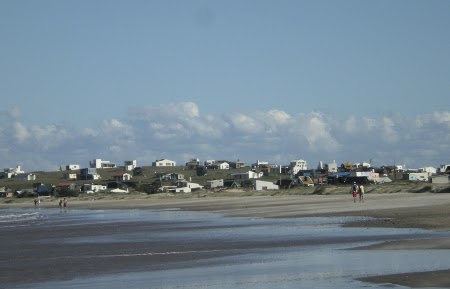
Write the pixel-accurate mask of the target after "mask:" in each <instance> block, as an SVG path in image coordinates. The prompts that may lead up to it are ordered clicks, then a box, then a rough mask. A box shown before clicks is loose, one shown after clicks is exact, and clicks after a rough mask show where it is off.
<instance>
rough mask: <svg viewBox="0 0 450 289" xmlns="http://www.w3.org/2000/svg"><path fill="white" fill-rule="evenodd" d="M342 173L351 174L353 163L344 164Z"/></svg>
mask: <svg viewBox="0 0 450 289" xmlns="http://www.w3.org/2000/svg"><path fill="white" fill-rule="evenodd" d="M340 171H341V172H351V171H353V163H349V162H346V163H342V164H341V169H340Z"/></svg>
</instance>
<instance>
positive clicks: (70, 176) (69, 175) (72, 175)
mask: <svg viewBox="0 0 450 289" xmlns="http://www.w3.org/2000/svg"><path fill="white" fill-rule="evenodd" d="M64 178H65V179H68V180H76V179H77V174H76V173H67V174H64Z"/></svg>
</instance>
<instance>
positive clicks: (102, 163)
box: [89, 159, 117, 169]
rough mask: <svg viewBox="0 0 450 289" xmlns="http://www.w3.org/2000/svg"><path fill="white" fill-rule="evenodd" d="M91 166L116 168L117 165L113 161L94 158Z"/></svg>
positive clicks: (90, 163)
mask: <svg viewBox="0 0 450 289" xmlns="http://www.w3.org/2000/svg"><path fill="white" fill-rule="evenodd" d="M89 167H90V168H95V169H112V168H116V167H117V165H116V164H114V163H111V162H110V161H102V160H101V159H94V160H93V161H90V162H89Z"/></svg>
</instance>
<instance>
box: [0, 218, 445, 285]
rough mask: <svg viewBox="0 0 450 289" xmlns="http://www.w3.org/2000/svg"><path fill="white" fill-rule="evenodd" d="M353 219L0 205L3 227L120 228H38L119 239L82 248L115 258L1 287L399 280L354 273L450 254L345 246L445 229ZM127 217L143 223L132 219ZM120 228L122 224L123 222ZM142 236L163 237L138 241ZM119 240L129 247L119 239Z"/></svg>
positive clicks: (408, 268)
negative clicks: (108, 265)
mask: <svg viewBox="0 0 450 289" xmlns="http://www.w3.org/2000/svg"><path fill="white" fill-rule="evenodd" d="M352 220H354V218H286V219H263V218H232V217H225V216H223V215H221V214H212V213H200V212H186V211H178V210H161V211H152V210H68V211H67V212H62V211H59V210H52V209H36V210H0V231H1V232H8V230H11V232H14V233H17V232H19V233H20V232H21V230H29V229H30V228H38V229H43V230H45V229H49V228H51V229H52V230H53V229H57V228H59V227H63V228H64V229H65V230H70V228H71V227H72V228H79V227H80V226H89V225H94V226H99V228H100V227H101V226H102V225H103V226H105V225H106V224H108V225H112V226H113V227H116V228H117V230H111V231H108V232H107V233H105V232H104V231H102V230H99V231H98V234H96V233H95V231H94V233H92V232H90V234H89V235H83V234H75V235H71V236H70V237H67V236H47V235H41V236H40V237H39V238H37V239H35V240H29V241H27V242H29V244H32V245H33V246H41V248H50V247H51V246H55V245H56V244H63V245H67V246H70V247H75V248H76V247H79V248H85V247H86V246H102V245H104V246H111V245H117V247H113V248H118V249H114V250H112V251H107V252H104V253H95V254H91V253H86V255H83V256H80V257H83V258H85V259H86V260H87V261H86V262H95V261H96V260H104V259H105V258H110V259H111V260H114V262H116V263H117V264H118V265H117V266H116V267H114V269H113V270H101V269H102V268H99V270H98V273H96V272H94V274H92V272H91V273H90V274H84V273H82V272H81V273H79V274H75V275H71V276H72V277H71V278H67V277H66V278H61V276H60V275H51V274H49V276H48V277H47V278H46V281H39V282H33V281H28V282H26V283H20V284H15V283H14V282H12V283H11V284H10V285H9V286H8V288H218V289H221V288H255V289H256V288H288V289H291V288H386V286H392V287H395V288H402V287H401V286H393V285H388V284H382V285H375V284H370V283H363V282H360V281H357V280H355V279H356V278H360V277H365V276H373V275H383V274H395V273H406V272H415V271H433V270H442V269H449V268H450V259H449V258H445V257H443V256H445V255H447V256H448V254H449V253H450V252H449V250H348V249H352V248H358V247H362V246H367V245H371V244H376V243H380V242H384V241H393V240H407V239H416V238H435V237H440V236H446V235H448V234H447V233H434V232H429V231H424V230H419V229H376V228H370V229H368V228H344V227H342V224H344V223H345V222H349V221H352ZM127 224H142V225H145V226H148V227H142V226H140V225H139V226H136V229H132V228H134V227H133V226H128V225H127ZM121 228H127V230H126V232H125V231H124V230H121ZM130 228H131V229H130ZM142 228H148V230H147V229H144V230H143V229H142ZM0 241H1V237H0ZM146 243H149V244H161V246H148V247H146V246H142V244H146ZM27 244H28V243H27ZM121 244H126V245H127V247H126V248H129V247H133V244H136V247H133V248H134V249H133V250H129V249H121V248H122V247H121V246H120V245H121ZM138 244H139V246H138ZM164 244H171V245H167V246H165V245H164ZM193 244H194V245H193ZM89 254H91V255H89ZM205 255H207V256H208V257H207V258H205V257H204V256H205ZM185 256H189V258H185ZM196 256H198V258H197V257H196ZM147 257H152V258H149V263H152V262H153V263H152V264H145V265H146V266H144V267H143V266H142V262H141V261H140V263H139V266H136V268H134V267H133V261H132V260H133V259H132V258H136V260H138V258H139V260H142V258H147ZM159 257H161V259H158V258H159ZM73 258H76V256H74V257H73ZM130 258H131V263H130ZM164 258H170V262H168V263H167V262H165V261H164V262H163V261H162V260H165V259H164ZM49 260H50V259H49ZM121 260H124V261H125V260H127V263H126V264H127V265H126V268H125V265H124V268H121V266H120V264H121ZM0 262H1V261H0ZM49 262H50V261H49ZM49 265H51V264H49ZM94 268H95V267H94ZM71 269H72V270H73V271H77V270H76V269H77V268H71Z"/></svg>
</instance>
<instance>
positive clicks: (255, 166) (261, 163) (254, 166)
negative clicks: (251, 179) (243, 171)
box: [252, 160, 269, 168]
mask: <svg viewBox="0 0 450 289" xmlns="http://www.w3.org/2000/svg"><path fill="white" fill-rule="evenodd" d="M268 164H269V162H264V161H260V160H256V163H254V164H253V165H252V167H253V168H259V166H265V165H268Z"/></svg>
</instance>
